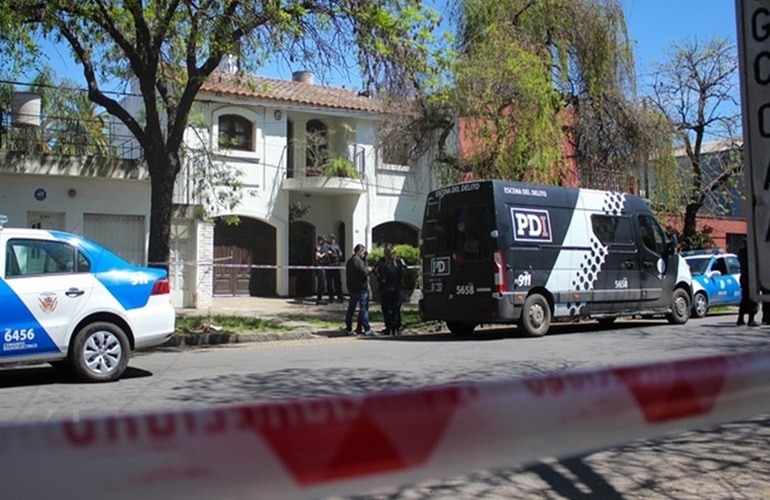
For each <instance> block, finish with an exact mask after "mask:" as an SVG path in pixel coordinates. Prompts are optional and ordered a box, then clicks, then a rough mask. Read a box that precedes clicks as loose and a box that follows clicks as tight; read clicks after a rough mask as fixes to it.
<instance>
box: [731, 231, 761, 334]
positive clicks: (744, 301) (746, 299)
mask: <svg viewBox="0 0 770 500" xmlns="http://www.w3.org/2000/svg"><path fill="white" fill-rule="evenodd" d="M738 261H739V262H740V264H741V303H740V305H739V306H738V321H737V323H736V325H738V326H741V325H745V324H746V322H745V321H744V320H743V316H744V315H748V317H749V319H748V325H749V326H759V323H757V321H756V320H755V319H754V315H755V314H757V303H756V302H754V301H753V300H751V296H750V292H749V256H748V248H747V247H746V239H745V238H744V239H743V244H742V245H741V248H740V250H738Z"/></svg>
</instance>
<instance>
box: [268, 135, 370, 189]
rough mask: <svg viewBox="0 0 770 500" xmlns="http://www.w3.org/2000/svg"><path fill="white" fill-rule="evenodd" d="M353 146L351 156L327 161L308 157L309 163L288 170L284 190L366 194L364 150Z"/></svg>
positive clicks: (282, 186)
mask: <svg viewBox="0 0 770 500" xmlns="http://www.w3.org/2000/svg"><path fill="white" fill-rule="evenodd" d="M350 149H351V153H352V154H351V155H350V156H351V157H352V158H348V157H347V155H344V156H343V155H339V156H334V155H328V158H327V159H325V160H324V161H323V162H321V161H315V162H314V161H312V158H311V157H310V156H308V158H309V159H308V161H307V162H306V165H304V166H301V168H291V169H289V170H288V171H287V176H286V178H285V179H284V180H283V182H282V184H281V189H283V190H284V191H298V192H302V193H307V194H316V195H319V196H335V195H338V194H363V193H365V192H366V183H365V182H364V162H365V158H366V156H365V155H364V150H363V148H357V147H351V148H350Z"/></svg>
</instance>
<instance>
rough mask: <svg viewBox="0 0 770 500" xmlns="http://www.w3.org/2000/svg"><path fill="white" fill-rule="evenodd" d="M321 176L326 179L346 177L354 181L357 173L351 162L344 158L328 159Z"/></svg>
mask: <svg viewBox="0 0 770 500" xmlns="http://www.w3.org/2000/svg"><path fill="white" fill-rule="evenodd" d="M323 175H325V176H326V177H346V178H349V179H355V178H356V177H358V171H357V170H356V166H355V165H353V162H352V161H350V160H348V159H347V158H345V157H344V156H337V157H334V158H329V159H328V160H326V162H325V163H324V165H323Z"/></svg>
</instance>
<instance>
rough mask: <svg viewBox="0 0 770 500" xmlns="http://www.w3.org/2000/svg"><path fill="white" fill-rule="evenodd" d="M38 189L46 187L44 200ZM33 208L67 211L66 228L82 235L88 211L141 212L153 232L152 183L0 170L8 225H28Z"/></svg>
mask: <svg viewBox="0 0 770 500" xmlns="http://www.w3.org/2000/svg"><path fill="white" fill-rule="evenodd" d="M38 189H43V190H45V192H46V198H45V199H44V200H37V199H35V192H36V191H37V190H38ZM29 212H51V213H63V214H64V227H63V230H65V231H68V232H71V233H75V234H81V235H82V234H83V215H84V214H87V213H88V214H114V215H141V216H144V218H145V230H146V234H149V224H150V183H149V181H138V180H127V179H103V178H93V177H60V176H53V175H29V174H8V173H0V213H5V214H7V215H8V217H9V223H8V226H9V227H27V214H28V213H29ZM146 244H147V243H146V241H145V248H146Z"/></svg>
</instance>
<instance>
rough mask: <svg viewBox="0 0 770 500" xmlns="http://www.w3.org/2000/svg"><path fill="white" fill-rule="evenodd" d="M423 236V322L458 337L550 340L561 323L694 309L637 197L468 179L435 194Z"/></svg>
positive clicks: (667, 242)
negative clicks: (495, 334)
mask: <svg viewBox="0 0 770 500" xmlns="http://www.w3.org/2000/svg"><path fill="white" fill-rule="evenodd" d="M422 237H423V241H422V248H421V253H422V279H423V298H422V300H421V301H420V313H421V317H422V319H423V320H441V321H445V322H446V324H447V327H448V328H449V330H450V331H451V332H452V333H454V334H458V335H467V334H470V333H472V332H473V330H474V329H475V328H476V326H477V325H480V324H493V323H517V324H518V327H519V329H520V330H521V331H522V332H523V333H524V334H526V335H529V336H541V335H545V334H546V333H547V332H548V330H549V328H550V325H551V322H552V321H554V320H556V321H559V320H577V319H588V318H594V319H597V320H599V321H600V322H601V323H612V322H613V321H614V320H615V318H617V317H620V316H630V315H644V316H647V315H650V316H656V315H665V317H666V318H667V319H668V321H669V322H670V323H674V324H683V323H686V322H687V320H688V319H689V316H690V304H691V301H692V278H691V276H690V270H689V267H688V266H687V264H686V263H685V262H684V260H683V258H682V257H681V256H680V255H679V254H678V252H677V250H676V242H675V241H673V240H672V239H670V238H668V237H667V236H666V234H665V233H664V232H663V229H662V228H661V226H660V224H659V223H658V221H657V220H656V219H655V216H654V215H653V213H652V211H651V210H650V208H649V206H648V205H647V203H646V202H645V201H644V200H642V199H641V198H639V197H637V196H633V195H630V194H625V193H617V192H610V191H597V190H590V189H569V188H564V187H555V186H540V185H535V184H524V183H517V182H506V181H494V180H493V181H479V182H466V183H462V184H457V185H453V186H448V187H445V188H442V189H437V190H435V191H433V192H431V193H430V194H429V195H428V199H427V202H426V206H425V215H424V218H423V228H422Z"/></svg>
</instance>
